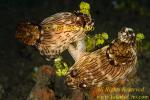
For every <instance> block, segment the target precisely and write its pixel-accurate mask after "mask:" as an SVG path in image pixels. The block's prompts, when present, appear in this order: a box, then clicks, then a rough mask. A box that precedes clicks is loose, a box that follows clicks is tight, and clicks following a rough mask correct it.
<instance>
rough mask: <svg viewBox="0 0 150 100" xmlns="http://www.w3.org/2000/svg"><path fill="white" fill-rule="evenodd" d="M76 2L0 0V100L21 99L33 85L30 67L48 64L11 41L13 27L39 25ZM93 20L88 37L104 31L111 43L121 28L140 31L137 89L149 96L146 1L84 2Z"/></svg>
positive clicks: (149, 22) (149, 10)
mask: <svg viewBox="0 0 150 100" xmlns="http://www.w3.org/2000/svg"><path fill="white" fill-rule="evenodd" d="M85 1H86V0H85ZM80 2H81V1H80V0H0V100H25V99H26V98H27V96H28V95H29V93H30V91H31V89H32V87H33V86H34V84H35V82H34V81H33V80H32V75H31V74H32V71H33V67H36V66H41V65H43V64H49V62H46V61H45V60H44V59H43V58H42V57H41V56H40V55H39V53H38V52H37V51H36V50H34V49H33V48H32V47H29V46H26V45H24V44H22V43H20V42H18V41H17V40H16V39H15V31H16V26H17V24H18V23H19V22H21V21H22V20H25V19H28V20H31V21H35V22H38V23H39V22H41V21H42V20H43V19H44V18H46V17H48V16H50V15H52V14H54V13H57V12H63V11H74V10H78V9H79V6H78V5H79V3H80ZM87 2H89V3H90V4H91V14H92V17H93V19H94V20H95V27H96V28H95V30H94V31H93V32H91V33H90V34H96V33H101V32H107V33H108V34H109V36H110V38H109V40H112V39H113V38H114V37H115V36H116V33H117V31H118V30H120V28H121V27H123V26H128V27H132V28H133V29H134V30H135V31H136V32H142V33H144V35H145V39H144V40H143V41H142V43H140V47H139V48H140V52H139V54H138V56H139V57H138V73H137V76H138V77H139V78H140V81H139V83H138V86H140V87H144V88H145V93H144V95H150V92H149V91H150V84H149V83H150V77H149V76H150V60H149V59H150V42H149V39H150V35H149V34H150V0H87Z"/></svg>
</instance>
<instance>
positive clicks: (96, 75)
mask: <svg viewBox="0 0 150 100" xmlns="http://www.w3.org/2000/svg"><path fill="white" fill-rule="evenodd" d="M93 24H94V23H93V21H92V18H91V16H90V15H86V14H83V13H80V12H75V13H70V12H62V13H57V14H54V15H52V16H50V17H48V18H46V19H45V20H44V21H42V22H41V23H40V24H39V25H35V24H32V23H29V22H27V23H21V24H20V25H19V26H18V28H17V34H16V38H17V39H19V40H21V41H23V42H24V43H25V44H28V45H33V46H35V47H36V48H37V49H38V50H39V52H40V54H41V55H44V56H45V57H46V58H48V59H49V58H52V57H54V56H56V55H58V54H60V53H62V52H63V51H64V50H66V49H68V51H69V52H70V54H71V55H72V57H73V58H74V59H75V64H74V65H73V66H72V67H71V68H70V70H69V71H68V74H67V76H66V83H67V84H68V86H70V87H72V88H88V87H91V86H102V85H107V84H111V83H115V82H117V81H118V80H120V79H125V78H126V77H127V76H128V75H130V74H131V73H132V72H133V71H135V69H136V68H135V66H136V62H137V55H136V48H135V33H134V32H133V30H132V29H131V28H127V27H125V28H122V29H121V31H119V32H118V38H117V39H115V40H114V41H113V42H112V43H110V44H109V45H107V46H105V47H103V48H102V49H99V50H96V51H94V52H91V53H90V52H86V49H85V48H86V47H85V45H84V37H85V35H86V33H87V32H88V31H90V30H91V29H92V27H93ZM59 26H61V28H59V29H58V27H59ZM70 26H73V27H75V28H72V29H71V30H68V29H67V27H70ZM87 29H88V30H87ZM72 43H76V47H74V46H73V45H72Z"/></svg>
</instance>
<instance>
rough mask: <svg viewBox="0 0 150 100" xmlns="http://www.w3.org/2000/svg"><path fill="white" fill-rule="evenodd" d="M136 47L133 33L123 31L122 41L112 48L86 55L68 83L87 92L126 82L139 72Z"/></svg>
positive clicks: (77, 65)
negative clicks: (95, 88)
mask: <svg viewBox="0 0 150 100" xmlns="http://www.w3.org/2000/svg"><path fill="white" fill-rule="evenodd" d="M128 31H131V32H130V33H129V32H128ZM133 43H135V34H134V33H133V30H132V29H130V28H123V29H121V31H120V32H118V38H117V39H116V40H114V41H113V42H112V43H111V44H110V45H108V46H105V47H103V48H102V49H99V50H96V51H94V52H91V53H89V52H85V53H83V54H82V55H81V57H80V58H79V60H78V61H77V62H75V64H74V65H73V66H72V67H71V68H70V70H69V71H68V74H67V76H66V83H67V84H68V86H70V87H72V88H74V89H76V88H80V89H84V88H90V87H93V86H98V87H100V86H103V85H108V84H113V83H116V82H117V81H118V80H121V79H123V80H125V79H126V78H127V76H128V75H130V74H131V73H132V72H133V71H135V69H136V68H135V66H136V62H137V55H136V49H135V44H133Z"/></svg>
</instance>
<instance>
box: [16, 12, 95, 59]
mask: <svg viewBox="0 0 150 100" xmlns="http://www.w3.org/2000/svg"><path fill="white" fill-rule="evenodd" d="M92 27H93V22H92V18H91V16H88V15H85V14H82V13H80V12H74V13H70V12H61V13H56V14H54V15H52V16H50V17H48V18H45V19H44V20H43V21H42V22H41V23H40V24H39V25H34V24H32V23H29V22H27V23H23V24H20V26H18V28H17V34H16V38H17V39H18V40H20V41H22V42H24V43H25V44H27V45H33V46H35V47H36V48H37V49H38V50H39V52H40V54H41V55H43V56H45V57H46V58H47V59H49V58H53V57H55V56H56V55H59V54H60V53H62V52H63V51H64V50H66V49H68V46H69V45H70V44H71V43H74V42H76V41H80V40H82V39H83V38H84V37H85V35H86V33H87V32H88V31H90V30H91V29H92Z"/></svg>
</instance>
